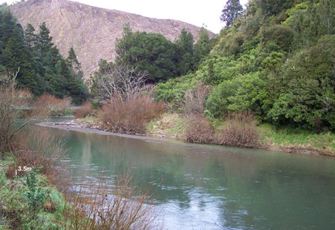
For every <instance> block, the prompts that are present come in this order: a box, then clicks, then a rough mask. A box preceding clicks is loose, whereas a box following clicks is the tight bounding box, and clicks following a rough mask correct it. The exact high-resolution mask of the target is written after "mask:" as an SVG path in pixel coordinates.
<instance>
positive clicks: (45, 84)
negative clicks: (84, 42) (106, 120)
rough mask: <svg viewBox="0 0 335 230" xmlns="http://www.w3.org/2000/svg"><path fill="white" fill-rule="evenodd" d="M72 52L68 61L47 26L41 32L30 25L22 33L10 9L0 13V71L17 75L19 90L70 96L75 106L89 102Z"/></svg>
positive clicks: (3, 9) (44, 25)
mask: <svg viewBox="0 0 335 230" xmlns="http://www.w3.org/2000/svg"><path fill="white" fill-rule="evenodd" d="M70 51H71V52H70V57H69V59H68V61H65V60H64V58H63V57H62V56H61V55H60V53H59V50H58V49H57V48H56V47H55V46H54V44H53V43H52V37H51V36H50V31H49V29H48V28H47V26H46V24H45V23H43V24H41V25H40V28H39V32H38V33H36V32H35V28H34V27H33V26H32V25H30V24H28V25H27V28H26V30H25V31H23V29H22V27H21V25H20V24H18V23H17V21H16V19H15V18H14V17H13V16H12V15H11V13H10V11H9V10H8V9H7V8H2V10H1V11H0V67H1V68H0V70H2V71H3V74H7V75H10V76H14V75H17V76H16V80H17V85H18V87H20V88H28V89H29V90H31V92H32V93H33V94H35V95H38V96H39V95H41V94H43V93H49V94H52V95H55V96H57V97H60V98H63V97H64V96H71V97H73V99H74V102H75V103H80V102H82V101H84V100H86V98H87V96H88V93H87V90H86V87H85V86H84V85H83V82H82V80H81V77H80V76H81V75H82V72H81V70H80V63H79V62H78V60H77V59H76V58H75V53H74V50H70ZM0 74H1V73H0Z"/></svg>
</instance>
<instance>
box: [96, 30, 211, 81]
mask: <svg viewBox="0 0 335 230" xmlns="http://www.w3.org/2000/svg"><path fill="white" fill-rule="evenodd" d="M199 36H200V38H199V40H198V41H197V43H196V44H194V39H193V36H192V34H191V33H190V32H187V31H186V30H185V29H184V30H182V31H181V34H180V36H179V37H178V39H177V40H176V41H175V43H173V42H171V41H169V40H168V39H166V38H165V37H164V36H163V35H160V34H155V33H146V32H132V31H131V29H130V28H129V27H125V29H124V32H123V37H122V38H121V39H120V40H119V41H118V43H117V45H116V53H117V55H118V56H117V58H116V64H117V65H127V66H130V67H133V68H134V69H136V70H137V71H139V72H145V73H147V74H148V81H149V82H151V83H157V82H163V81H166V80H168V79H170V78H173V77H177V76H181V75H185V74H188V73H190V72H192V71H194V70H195V69H196V67H197V66H198V65H199V64H200V63H201V61H202V60H203V58H204V57H205V56H207V55H208V53H209V52H210V49H211V47H212V46H213V40H211V39H210V38H209V36H208V32H207V31H206V30H205V29H202V30H201V31H200V35H199ZM100 64H104V65H105V67H106V68H107V69H108V65H110V64H109V63H107V62H105V63H100ZM100 69H101V70H100V71H99V72H100V74H103V71H104V70H103V68H101V66H100Z"/></svg>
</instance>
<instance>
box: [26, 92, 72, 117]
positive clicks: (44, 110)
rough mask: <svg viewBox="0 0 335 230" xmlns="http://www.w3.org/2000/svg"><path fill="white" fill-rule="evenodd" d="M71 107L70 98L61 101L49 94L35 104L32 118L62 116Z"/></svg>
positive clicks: (38, 99)
mask: <svg viewBox="0 0 335 230" xmlns="http://www.w3.org/2000/svg"><path fill="white" fill-rule="evenodd" d="M70 105H71V100H70V99H69V98H64V99H59V98H56V97H55V96H52V95H49V94H43V95H42V96H40V97H38V98H37V100H36V102H35V103H34V104H33V112H32V116H62V115H64V114H65V112H66V109H67V108H68V107H70Z"/></svg>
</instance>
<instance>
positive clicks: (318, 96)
mask: <svg viewBox="0 0 335 230" xmlns="http://www.w3.org/2000/svg"><path fill="white" fill-rule="evenodd" d="M334 52H335V36H326V37H323V38H321V39H320V40H319V41H318V43H317V44H316V45H315V46H313V47H310V48H306V49H304V50H302V51H301V52H299V53H297V54H296V55H295V56H293V57H292V58H291V59H290V60H289V61H288V62H287V63H286V64H285V65H284V66H283V69H282V75H281V77H280V78H279V79H278V80H277V82H276V83H277V85H278V86H279V87H280V90H279V92H278V95H277V96H278V98H277V99H276V101H275V103H274V105H273V108H272V109H271V110H270V111H269V117H270V118H271V119H272V120H273V121H275V122H279V123H287V122H294V123H297V124H301V125H303V126H307V127H308V128H313V129H316V130H320V129H322V128H324V127H329V128H330V129H332V130H334V128H335V120H334V113H335V92H334V87H335V83H334V63H335V56H334Z"/></svg>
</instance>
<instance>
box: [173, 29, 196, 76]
mask: <svg viewBox="0 0 335 230" xmlns="http://www.w3.org/2000/svg"><path fill="white" fill-rule="evenodd" d="M193 43H194V40H193V35H192V34H191V33H190V32H187V31H186V30H185V29H183V30H182V31H181V33H180V35H179V38H178V39H177V41H176V45H177V49H178V56H179V57H178V60H179V74H180V75H184V74H187V72H188V71H190V70H193V67H194V56H193V55H194V47H193Z"/></svg>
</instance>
